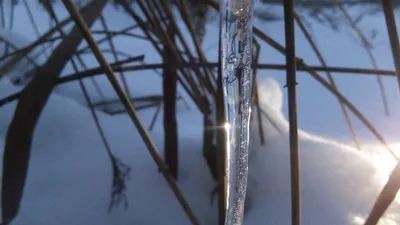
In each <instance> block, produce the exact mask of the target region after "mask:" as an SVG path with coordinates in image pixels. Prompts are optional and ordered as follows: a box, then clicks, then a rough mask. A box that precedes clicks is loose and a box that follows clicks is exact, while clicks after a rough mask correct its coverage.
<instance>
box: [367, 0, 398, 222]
mask: <svg viewBox="0 0 400 225" xmlns="http://www.w3.org/2000/svg"><path fill="white" fill-rule="evenodd" d="M382 6H383V11H384V14H385V20H386V26H387V31H388V35H389V40H390V44H391V47H392V55H393V61H394V65H395V68H396V76H397V81H398V84H399V88H400V44H399V36H398V34H397V27H396V21H395V18H394V12H393V5H392V1H391V0H382ZM399 189H400V161H399V162H397V165H396V167H395V168H394V169H393V171H392V174H391V175H390V177H389V180H388V182H387V183H386V185H385V186H384V187H383V190H382V191H381V193H380V194H379V197H378V198H377V199H376V201H375V204H374V206H373V208H372V210H371V212H370V214H369V216H368V218H367V220H366V221H365V225H375V224H377V223H378V221H379V219H380V218H381V217H382V216H383V214H384V213H385V211H386V210H387V209H388V208H389V206H390V204H391V203H392V202H393V200H394V199H395V198H396V195H397V193H398V191H399Z"/></svg>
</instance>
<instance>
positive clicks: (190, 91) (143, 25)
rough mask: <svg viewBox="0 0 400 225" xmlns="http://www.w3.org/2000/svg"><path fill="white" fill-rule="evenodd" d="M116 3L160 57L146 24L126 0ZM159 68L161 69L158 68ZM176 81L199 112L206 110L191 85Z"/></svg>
mask: <svg viewBox="0 0 400 225" xmlns="http://www.w3.org/2000/svg"><path fill="white" fill-rule="evenodd" d="M118 2H119V3H120V4H121V6H122V7H123V8H124V9H125V11H126V12H127V13H128V15H130V16H131V17H132V19H133V20H135V21H136V23H137V24H138V26H139V27H140V28H141V29H142V31H143V32H144V33H145V35H146V37H147V38H148V39H149V40H150V41H151V43H152V44H153V46H154V48H155V49H156V50H157V51H158V53H159V54H160V55H161V54H162V51H161V49H160V47H159V46H158V44H157V42H156V41H155V40H154V39H153V37H152V36H151V34H150V33H149V30H150V29H148V27H149V26H148V25H147V24H146V23H144V21H143V20H142V19H141V18H140V17H139V16H138V15H137V14H136V13H135V12H134V10H133V9H132V7H131V6H130V5H129V4H128V3H127V2H126V0H118ZM148 19H149V21H150V20H151V18H148ZM160 68H161V67H160ZM181 71H182V74H183V75H184V76H185V77H186V78H187V77H188V76H186V73H185V71H183V70H181ZM178 81H179V82H180V84H181V85H182V87H183V88H184V89H185V91H186V92H187V93H188V95H189V96H190V97H191V98H192V99H193V101H194V102H195V104H196V106H197V107H198V108H199V109H200V110H201V111H204V110H206V109H205V108H204V104H203V103H202V102H201V99H200V98H199V97H200V96H199V95H197V94H195V93H194V92H195V91H194V90H195V89H193V85H192V89H190V88H189V85H190V84H189V85H188V84H186V83H185V82H184V80H183V79H182V78H181V77H180V76H178Z"/></svg>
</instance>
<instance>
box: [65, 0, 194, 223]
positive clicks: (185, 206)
mask: <svg viewBox="0 0 400 225" xmlns="http://www.w3.org/2000/svg"><path fill="white" fill-rule="evenodd" d="M63 3H64V5H65V7H66V8H67V10H68V12H69V13H70V15H71V17H73V18H74V20H75V22H76V24H77V25H78V26H79V27H80V29H81V31H82V33H83V35H84V37H85V39H86V41H87V43H88V45H89V46H90V47H91V48H92V50H93V53H94V55H95V56H96V59H97V60H98V61H99V63H100V64H101V65H102V67H103V68H104V70H105V72H106V75H107V78H108V79H109V81H110V83H111V85H112V86H113V88H114V90H115V91H116V92H117V94H118V97H119V98H120V99H121V102H122V103H123V104H124V106H125V109H126V110H127V112H128V114H129V116H130V118H131V120H132V122H133V123H134V124H135V125H136V128H137V129H138V131H139V133H140V136H141V137H142V139H143V141H144V142H145V144H146V146H147V148H148V149H149V152H150V154H151V156H152V157H153V159H154V161H155V162H156V164H157V165H158V167H159V169H160V170H161V172H162V173H163V175H164V177H165V179H166V180H167V182H168V184H169V185H170V187H171V189H172V191H173V192H174V194H175V196H176V197H177V200H178V201H179V203H180V204H181V205H182V207H183V209H184V210H185V212H186V213H187V215H188V217H189V219H190V221H191V222H192V224H199V222H198V220H197V218H196V217H195V215H194V214H193V211H192V210H191V209H190V207H189V205H188V203H187V201H186V200H185V198H184V196H183V194H182V192H181V191H180V189H179V187H178V185H177V184H176V182H175V180H174V178H173V177H172V176H171V173H170V172H169V170H168V168H166V166H165V164H164V162H163V160H162V158H161V157H160V156H159V154H158V150H157V148H156V146H155V145H154V143H153V142H152V140H151V138H150V137H149V135H148V133H147V131H146V129H145V128H144V127H143V125H142V123H141V122H140V119H139V117H138V115H137V113H136V110H135V108H134V107H133V105H132V103H131V101H130V100H129V98H128V96H127V95H126V93H125V92H124V91H123V89H122V88H121V87H120V85H119V83H118V80H117V78H116V76H115V75H114V72H113V70H112V69H111V67H110V65H109V64H108V63H107V61H106V59H105V58H104V56H103V55H102V53H101V52H100V49H99V47H98V46H97V44H96V42H95V40H94V39H93V37H92V35H91V34H90V31H89V28H88V27H87V25H86V23H85V22H84V21H83V19H82V17H81V15H80V14H79V13H78V11H77V10H76V9H75V6H74V5H73V4H72V2H71V0H63Z"/></svg>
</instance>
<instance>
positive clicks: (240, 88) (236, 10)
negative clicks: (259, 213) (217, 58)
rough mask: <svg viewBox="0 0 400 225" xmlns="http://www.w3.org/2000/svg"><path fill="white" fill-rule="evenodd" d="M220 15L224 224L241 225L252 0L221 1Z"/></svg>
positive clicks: (243, 195)
mask: <svg viewBox="0 0 400 225" xmlns="http://www.w3.org/2000/svg"><path fill="white" fill-rule="evenodd" d="M220 13H221V17H222V18H221V21H220V22H221V24H220V29H221V35H222V36H221V52H222V54H221V57H222V59H221V63H222V78H223V91H224V104H225V109H226V111H225V117H226V121H227V124H226V129H227V142H228V143H227V152H226V155H227V162H226V165H227V168H226V173H227V184H228V187H227V196H226V197H227V201H228V207H227V214H226V225H241V224H242V223H243V213H244V201H245V196H246V187H247V175H248V146H249V122H250V114H251V90H252V85H251V84H252V73H251V63H252V38H253V35H252V17H253V0H222V1H221V6H220Z"/></svg>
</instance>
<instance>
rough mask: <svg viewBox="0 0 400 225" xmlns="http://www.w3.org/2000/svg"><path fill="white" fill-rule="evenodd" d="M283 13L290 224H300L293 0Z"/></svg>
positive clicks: (287, 3) (285, 3) (285, 2)
mask: <svg viewBox="0 0 400 225" xmlns="http://www.w3.org/2000/svg"><path fill="white" fill-rule="evenodd" d="M283 8H284V14H285V43H286V65H287V68H286V76H287V81H286V87H287V88H288V103H289V138H290V182H291V194H292V225H300V223H301V222H300V175H299V174H300V172H299V170H300V166H299V143H298V142H299V141H298V138H299V137H298V125H297V101H296V85H297V81H296V51H295V38H294V37H295V33H294V15H293V14H294V9H293V0H286V1H283Z"/></svg>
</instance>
